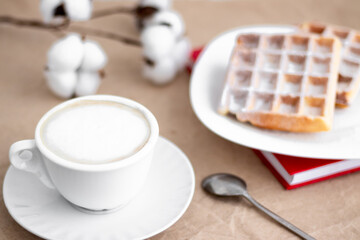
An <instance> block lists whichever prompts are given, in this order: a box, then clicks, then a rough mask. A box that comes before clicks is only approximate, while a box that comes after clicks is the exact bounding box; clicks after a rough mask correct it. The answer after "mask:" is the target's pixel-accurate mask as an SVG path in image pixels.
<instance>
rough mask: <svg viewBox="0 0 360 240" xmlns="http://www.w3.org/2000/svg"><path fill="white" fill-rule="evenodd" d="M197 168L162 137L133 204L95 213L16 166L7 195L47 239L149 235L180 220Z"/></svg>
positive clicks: (19, 217) (20, 216)
mask: <svg viewBox="0 0 360 240" xmlns="http://www.w3.org/2000/svg"><path fill="white" fill-rule="evenodd" d="M194 189H195V177H194V171H193V168H192V166H191V163H190V161H189V160H188V158H187V157H186V156H185V154H184V153H183V152H182V151H181V150H180V149H179V148H178V147H177V146H175V145H174V144H173V143H171V142H170V141H169V140H166V139H165V138H162V137H160V139H159V141H158V143H157V146H156V148H155V154H154V160H153V163H152V166H151V169H150V173H149V177H148V182H147V183H146V185H145V187H144V190H143V192H141V193H140V194H139V195H138V196H137V197H136V198H135V199H134V200H133V201H131V202H130V203H129V204H128V205H127V206H125V207H124V208H122V209H120V210H119V211H117V212H115V213H109V214H105V215H92V214H87V213H83V212H80V211H78V210H76V209H75V208H74V207H72V206H71V205H70V204H69V203H68V202H67V201H66V200H65V199H64V198H62V197H61V196H60V195H59V194H58V193H57V192H56V191H55V190H50V189H48V188H46V187H45V186H43V185H42V184H41V182H40V181H39V180H38V179H37V178H36V177H35V176H33V175H32V174H30V173H26V172H23V171H19V170H17V169H15V168H14V167H10V168H9V169H8V171H7V173H6V176H5V180H4V186H3V191H4V192H3V195H4V201H5V205H6V207H7V209H8V211H9V213H10V215H11V216H12V217H13V218H14V219H15V221H17V222H18V223H19V224H20V225H21V226H22V227H24V228H25V229H26V230H28V231H29V232H31V233H33V234H35V235H37V236H39V237H42V238H46V239H61V240H66V239H76V240H81V239H86V240H95V239H96V240H101V239H104V240H111V239H145V238H149V237H151V236H153V235H155V234H158V233H160V232H161V231H164V230H165V229H167V228H168V227H170V226H171V225H172V224H174V223H175V222H176V221H177V220H178V219H179V218H180V217H181V216H182V215H183V214H184V212H185V210H186V209H187V207H188V206H189V204H190V202H191V199H192V197H193V194H194Z"/></svg>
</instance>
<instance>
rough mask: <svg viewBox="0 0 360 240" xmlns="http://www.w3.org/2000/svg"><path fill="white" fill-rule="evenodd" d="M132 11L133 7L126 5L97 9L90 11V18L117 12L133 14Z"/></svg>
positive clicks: (133, 10)
mask: <svg viewBox="0 0 360 240" xmlns="http://www.w3.org/2000/svg"><path fill="white" fill-rule="evenodd" d="M134 12H135V9H134V8H126V7H118V8H111V9H104V10H97V11H94V12H93V13H92V16H91V19H94V18H100V17H105V16H109V15H114V14H119V13H127V14H134Z"/></svg>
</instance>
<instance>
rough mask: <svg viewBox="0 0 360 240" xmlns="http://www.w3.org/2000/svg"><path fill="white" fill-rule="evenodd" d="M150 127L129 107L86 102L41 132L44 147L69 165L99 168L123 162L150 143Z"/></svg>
mask: <svg viewBox="0 0 360 240" xmlns="http://www.w3.org/2000/svg"><path fill="white" fill-rule="evenodd" d="M149 135H150V126H149V123H148V121H147V120H146V118H145V116H143V114H142V113H141V112H140V111H138V110H136V109H134V108H131V107H128V106H126V105H123V104H120V103H115V102H107V101H91V102H90V101H84V102H83V103H82V102H80V103H76V104H75V105H71V106H67V107H65V108H63V109H61V110H59V111H57V112H55V113H54V114H52V115H51V116H50V117H49V118H48V119H47V120H46V121H45V123H44V124H43V126H42V128H41V138H42V141H43V143H44V145H45V146H46V147H47V148H48V149H49V150H50V151H52V152H53V153H55V154H56V155H58V156H60V157H62V158H64V159H67V160H69V161H75V162H81V163H87V164H99V163H105V162H111V161H116V160H121V159H124V158H126V157H128V156H130V155H132V154H134V153H136V152H137V151H139V150H140V149H141V148H142V147H143V146H144V144H145V143H146V142H147V140H148V138H149Z"/></svg>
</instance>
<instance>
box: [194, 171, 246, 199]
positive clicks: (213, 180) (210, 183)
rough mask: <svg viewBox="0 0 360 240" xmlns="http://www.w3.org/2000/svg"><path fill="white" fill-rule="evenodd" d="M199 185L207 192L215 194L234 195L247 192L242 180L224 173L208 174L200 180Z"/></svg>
mask: <svg viewBox="0 0 360 240" xmlns="http://www.w3.org/2000/svg"><path fill="white" fill-rule="evenodd" d="M201 185H202V188H203V189H205V190H206V191H207V192H209V193H211V194H213V195H216V196H227V197H235V196H243V195H244V194H245V193H247V191H246V182H245V181H244V180H242V179H241V178H239V177H237V176H235V175H231V174H226V173H218V174H213V175H210V176H208V177H206V178H205V179H204V180H203V181H202V183H201Z"/></svg>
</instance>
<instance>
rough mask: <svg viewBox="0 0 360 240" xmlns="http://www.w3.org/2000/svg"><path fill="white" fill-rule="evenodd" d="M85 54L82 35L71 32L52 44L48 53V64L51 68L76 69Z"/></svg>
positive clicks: (59, 69) (60, 69) (61, 69)
mask: <svg viewBox="0 0 360 240" xmlns="http://www.w3.org/2000/svg"><path fill="white" fill-rule="evenodd" d="M83 54H84V49H83V43H82V41H81V38H80V35H79V34H75V33H73V34H69V35H67V36H66V37H65V38H62V39H60V40H58V41H57V42H55V43H54V44H53V45H52V46H51V48H50V50H49V51H48V54H47V58H48V62H47V66H48V68H49V69H50V70H57V71H71V70H73V71H75V70H76V69H77V68H78V67H79V66H80V64H81V62H82V59H83Z"/></svg>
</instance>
